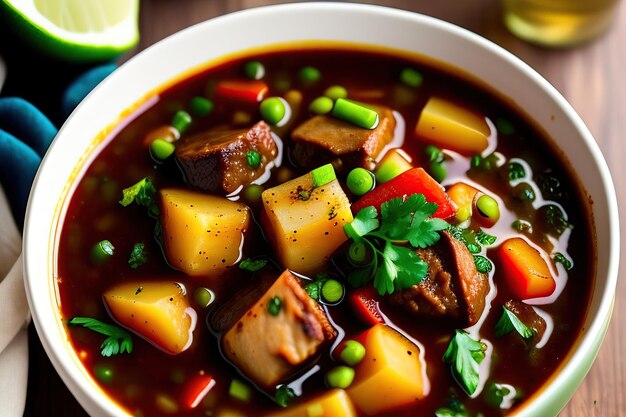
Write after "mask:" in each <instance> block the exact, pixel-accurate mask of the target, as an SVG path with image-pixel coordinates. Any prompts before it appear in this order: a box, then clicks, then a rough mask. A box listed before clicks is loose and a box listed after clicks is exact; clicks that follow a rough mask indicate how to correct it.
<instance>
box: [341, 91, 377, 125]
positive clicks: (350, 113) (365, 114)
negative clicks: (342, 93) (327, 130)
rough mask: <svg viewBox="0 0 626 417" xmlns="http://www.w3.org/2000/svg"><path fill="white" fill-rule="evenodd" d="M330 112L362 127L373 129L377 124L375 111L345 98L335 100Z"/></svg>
mask: <svg viewBox="0 0 626 417" xmlns="http://www.w3.org/2000/svg"><path fill="white" fill-rule="evenodd" d="M331 114H332V115H333V116H335V117H336V118H338V119H341V120H345V121H346V122H349V123H352V124H353V125H356V126H358V127H362V128H364V129H374V128H375V127H376V126H378V113H377V112H376V111H374V110H372V109H368V108H367V107H365V106H362V105H360V104H358V103H356V102H354V101H352V100H348V99H345V98H339V99H337V101H335V106H334V107H333V111H332V113H331Z"/></svg>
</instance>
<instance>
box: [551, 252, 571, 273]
mask: <svg viewBox="0 0 626 417" xmlns="http://www.w3.org/2000/svg"><path fill="white" fill-rule="evenodd" d="M553 258H554V262H557V263H560V264H561V265H563V268H565V270H566V271H569V270H570V269H572V268H573V267H574V265H573V264H572V261H570V260H569V259H567V258H566V257H565V255H563V254H562V253H561V252H557V253H555V254H554V256H553Z"/></svg>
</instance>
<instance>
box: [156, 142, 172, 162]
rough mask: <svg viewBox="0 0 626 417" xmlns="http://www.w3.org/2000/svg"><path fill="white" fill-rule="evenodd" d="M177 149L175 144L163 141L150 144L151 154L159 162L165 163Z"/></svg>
mask: <svg viewBox="0 0 626 417" xmlns="http://www.w3.org/2000/svg"><path fill="white" fill-rule="evenodd" d="M175 149H176V147H175V146H174V144H173V143H170V142H168V141H165V140H163V139H155V140H154V141H152V143H151V144H150V153H152V156H154V157H155V158H156V159H158V160H159V161H164V160H166V159H167V158H169V157H170V156H172V154H173V153H174V150H175Z"/></svg>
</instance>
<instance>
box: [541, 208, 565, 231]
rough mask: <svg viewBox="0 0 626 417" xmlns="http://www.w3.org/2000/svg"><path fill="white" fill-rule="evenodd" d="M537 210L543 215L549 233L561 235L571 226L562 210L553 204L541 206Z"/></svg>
mask: <svg viewBox="0 0 626 417" xmlns="http://www.w3.org/2000/svg"><path fill="white" fill-rule="evenodd" d="M539 212H540V213H541V214H542V215H543V217H544V219H545V221H546V224H547V225H548V227H549V229H550V233H552V234H554V235H555V236H561V235H562V234H563V232H565V230H567V229H568V228H570V227H572V225H571V224H570V223H569V222H568V221H567V220H566V219H565V213H563V210H562V209H561V208H560V207H559V206H557V205H555V204H548V205H547V206H543V207H541V208H540V209H539Z"/></svg>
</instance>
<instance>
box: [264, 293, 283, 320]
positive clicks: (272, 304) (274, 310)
mask: <svg viewBox="0 0 626 417" xmlns="http://www.w3.org/2000/svg"><path fill="white" fill-rule="evenodd" d="M282 307H283V301H282V300H281V299H280V298H279V297H273V298H271V299H270V301H269V303H267V312H268V313H270V314H271V315H272V316H277V315H278V313H280V310H281V309H282Z"/></svg>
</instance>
